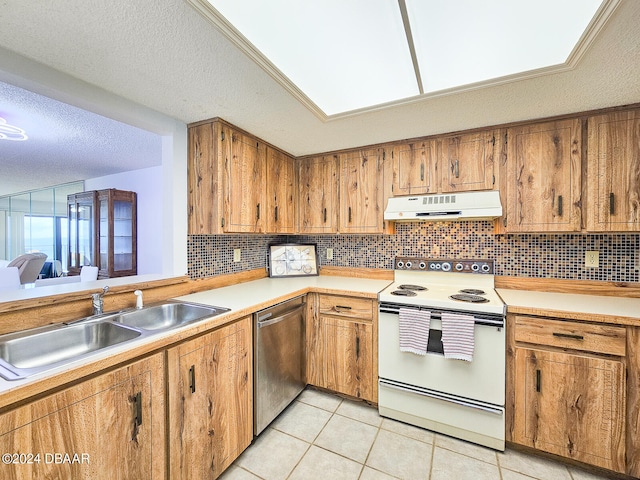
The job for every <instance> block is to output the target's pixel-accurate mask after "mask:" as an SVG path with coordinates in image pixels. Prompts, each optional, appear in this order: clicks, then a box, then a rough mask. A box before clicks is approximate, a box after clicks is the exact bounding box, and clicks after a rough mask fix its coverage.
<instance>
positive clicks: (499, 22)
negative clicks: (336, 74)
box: [406, 0, 602, 93]
mask: <svg viewBox="0 0 640 480" xmlns="http://www.w3.org/2000/svg"><path fill="white" fill-rule="evenodd" d="M601 3H602V2H601V0H561V1H558V0H536V1H535V2H523V1H512V0H511V1H505V0H482V1H481V2H479V1H477V0H430V1H425V0H406V5H407V12H408V16H409V21H410V23H411V30H412V32H413V40H414V44H415V48H416V55H417V57H418V63H419V65H420V71H421V73H422V81H423V84H424V91H425V92H426V93H429V92H436V91H439V90H445V89H450V88H454V87H459V86H462V85H468V84H472V83H476V82H482V81H486V80H489V79H496V78H499V77H504V76H508V75H513V74H516V73H521V72H526V71H530V70H535V69H538V68H544V67H549V66H552V65H560V64H563V63H565V62H566V61H567V59H568V57H569V54H570V53H571V51H572V50H573V48H574V47H575V46H576V44H577V43H578V40H580V37H581V36H582V34H583V32H584V31H585V29H586V28H587V26H588V25H589V22H590V21H591V19H592V18H593V16H594V14H595V13H596V11H597V10H598V8H599V7H600V4H601Z"/></svg>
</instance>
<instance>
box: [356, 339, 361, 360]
mask: <svg viewBox="0 0 640 480" xmlns="http://www.w3.org/2000/svg"><path fill="white" fill-rule="evenodd" d="M356 358H360V337H356Z"/></svg>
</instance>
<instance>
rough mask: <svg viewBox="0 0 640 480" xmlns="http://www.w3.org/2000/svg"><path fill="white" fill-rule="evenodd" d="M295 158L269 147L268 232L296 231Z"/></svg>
mask: <svg viewBox="0 0 640 480" xmlns="http://www.w3.org/2000/svg"><path fill="white" fill-rule="evenodd" d="M295 178H296V170H295V160H294V159H293V158H292V157H290V156H288V155H285V154H284V153H282V152H280V151H278V150H274V149H273V148H269V147H267V182H266V188H265V190H266V211H265V215H266V225H267V227H266V232H268V233H296V222H295V220H296V217H295V207H296V202H295V198H296V197H295V195H296V190H295V185H296V181H295Z"/></svg>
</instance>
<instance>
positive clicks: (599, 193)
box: [587, 110, 640, 231]
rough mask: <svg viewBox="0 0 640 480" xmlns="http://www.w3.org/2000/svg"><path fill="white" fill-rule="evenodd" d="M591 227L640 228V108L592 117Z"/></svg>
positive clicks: (589, 176)
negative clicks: (639, 109)
mask: <svg viewBox="0 0 640 480" xmlns="http://www.w3.org/2000/svg"><path fill="white" fill-rule="evenodd" d="M588 131H589V145H588V147H589V148H588V152H589V153H588V164H587V180H588V200H589V201H588V202H587V205H588V206H587V208H588V211H587V230H589V231H639V230H640V111H638V110H633V111H630V112H620V113H610V114H607V115H600V116H597V117H591V118H589V123H588Z"/></svg>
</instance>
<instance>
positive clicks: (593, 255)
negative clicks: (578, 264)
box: [584, 250, 600, 268]
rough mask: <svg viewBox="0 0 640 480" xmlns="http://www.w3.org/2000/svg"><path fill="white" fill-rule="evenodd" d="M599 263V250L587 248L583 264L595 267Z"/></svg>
mask: <svg viewBox="0 0 640 480" xmlns="http://www.w3.org/2000/svg"><path fill="white" fill-rule="evenodd" d="M599 265H600V252H598V251H597V250H588V251H587V252H586V253H585V256H584V266H585V267H587V268H597V267H598V266H599Z"/></svg>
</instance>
